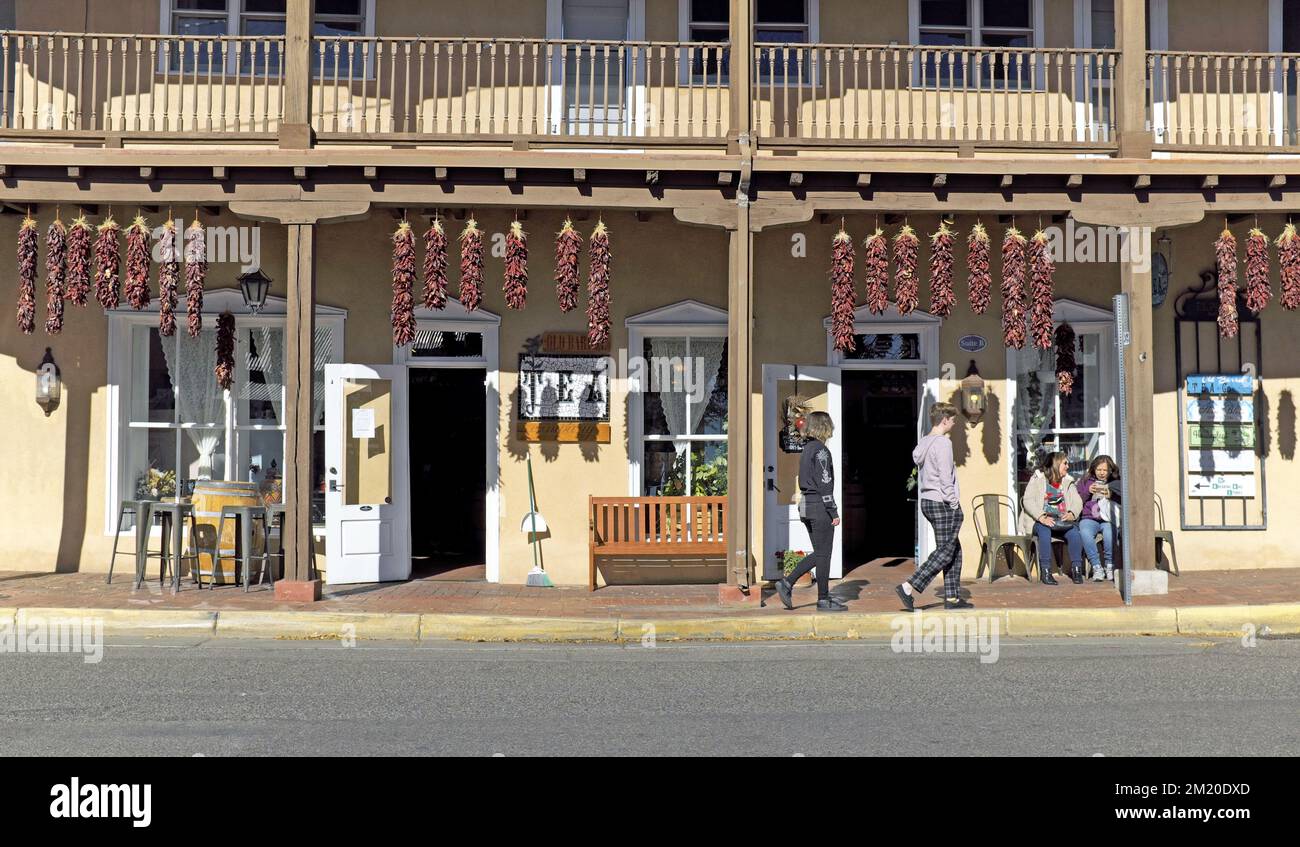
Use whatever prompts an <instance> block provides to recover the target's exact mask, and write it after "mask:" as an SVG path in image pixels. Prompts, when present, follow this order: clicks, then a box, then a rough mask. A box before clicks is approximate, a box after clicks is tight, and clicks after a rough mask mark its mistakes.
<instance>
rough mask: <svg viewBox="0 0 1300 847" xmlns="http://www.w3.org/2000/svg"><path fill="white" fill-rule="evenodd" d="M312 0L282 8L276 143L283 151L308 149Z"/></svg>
mask: <svg viewBox="0 0 1300 847" xmlns="http://www.w3.org/2000/svg"><path fill="white" fill-rule="evenodd" d="M311 31H312V0H288V2H287V4H286V5H285V20H284V46H283V48H281V49H282V50H283V51H284V55H283V56H282V57H281V61H282V62H283V68H284V76H283V78H282V82H281V86H282V88H281V94H280V96H281V98H283V101H284V102H283V104H282V108H283V109H284V116H283V117H282V118H281V119H280V131H279V136H280V138H279V142H280V145H279V146H280V148H281V149H285V150H302V149H309V148H311V147H312V145H313V142H314V140H315V136H314V133H313V131H312V128H311V71H312V68H311V58H312V48H313V46H314V45H313V44H312V40H311V38H312V32H311Z"/></svg>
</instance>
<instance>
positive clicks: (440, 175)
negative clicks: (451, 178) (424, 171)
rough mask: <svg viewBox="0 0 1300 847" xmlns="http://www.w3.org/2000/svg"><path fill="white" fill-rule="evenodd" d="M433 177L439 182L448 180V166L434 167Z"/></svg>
mask: <svg viewBox="0 0 1300 847" xmlns="http://www.w3.org/2000/svg"><path fill="white" fill-rule="evenodd" d="M433 178H434V179H436V180H437V181H438V182H446V180H447V169H446V168H434V169H433Z"/></svg>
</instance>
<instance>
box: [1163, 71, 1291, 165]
mask: <svg viewBox="0 0 1300 847" xmlns="http://www.w3.org/2000/svg"><path fill="white" fill-rule="evenodd" d="M1147 78H1148V88H1147V91H1148V98H1147V109H1148V112H1147V114H1148V116H1149V118H1150V121H1151V127H1152V131H1153V132H1154V134H1155V144H1156V146H1157V147H1162V148H1167V149H1185V150H1191V149H1199V150H1213V149H1216V148H1218V149H1223V150H1227V151H1242V150H1252V149H1253V150H1260V151H1264V150H1271V151H1278V150H1289V151H1293V150H1295V149H1297V148H1300V120H1297V109H1296V101H1297V95H1300V55H1296V54H1283V53H1186V52H1173V51H1155V52H1151V53H1148V54H1147Z"/></svg>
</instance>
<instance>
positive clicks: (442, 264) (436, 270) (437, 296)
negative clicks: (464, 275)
mask: <svg viewBox="0 0 1300 847" xmlns="http://www.w3.org/2000/svg"><path fill="white" fill-rule="evenodd" d="M446 307H447V231H446V230H445V229H443V228H442V221H441V220H439V219H438V218H437V217H434V219H433V221H432V222H430V224H429V229H428V231H426V232H425V233H424V308H426V309H434V310H441V309H445V308H446Z"/></svg>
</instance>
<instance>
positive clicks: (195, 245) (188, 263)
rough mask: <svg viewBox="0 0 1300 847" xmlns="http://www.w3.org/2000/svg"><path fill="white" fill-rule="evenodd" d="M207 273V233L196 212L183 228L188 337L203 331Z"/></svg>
mask: <svg viewBox="0 0 1300 847" xmlns="http://www.w3.org/2000/svg"><path fill="white" fill-rule="evenodd" d="M207 275H208V242H207V233H205V232H204V231H203V224H201V223H199V217H198V215H197V214H196V215H195V216H194V222H193V223H191V224H190V225H189V228H188V229H186V230H185V327H186V329H187V330H188V332H189V334H190V338H198V337H199V333H200V332H202V331H203V282H204V280H205V279H206V278H207Z"/></svg>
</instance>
